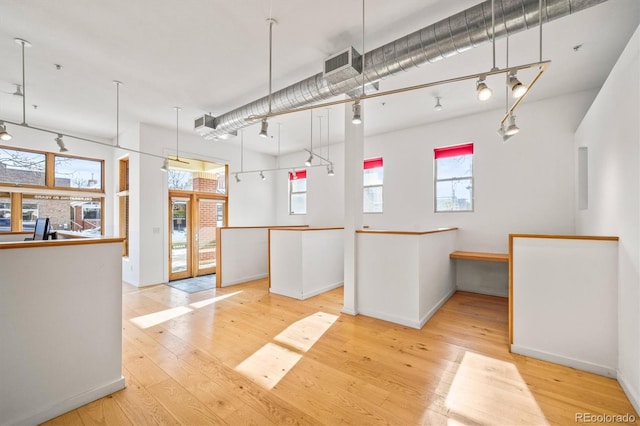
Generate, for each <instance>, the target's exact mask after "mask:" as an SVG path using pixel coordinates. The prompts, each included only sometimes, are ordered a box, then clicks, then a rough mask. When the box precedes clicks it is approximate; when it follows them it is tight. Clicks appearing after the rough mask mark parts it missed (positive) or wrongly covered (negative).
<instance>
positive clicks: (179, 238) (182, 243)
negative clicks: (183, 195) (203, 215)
mask: <svg viewBox="0 0 640 426" xmlns="http://www.w3.org/2000/svg"><path fill="white" fill-rule="evenodd" d="M187 209H188V201H187V200H171V212H172V214H171V216H172V218H171V227H172V228H171V272H173V273H175V272H184V271H186V270H187V242H188V234H187V233H188V231H189V229H188V228H187V227H188V221H187V217H188V216H187V214H188V211H187Z"/></svg>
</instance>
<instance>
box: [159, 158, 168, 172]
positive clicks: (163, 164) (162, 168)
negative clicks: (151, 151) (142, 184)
mask: <svg viewBox="0 0 640 426" xmlns="http://www.w3.org/2000/svg"><path fill="white" fill-rule="evenodd" d="M160 170H162V171H163V172H168V171H169V160H168V159H167V158H165V159H164V161H163V162H162V167H160Z"/></svg>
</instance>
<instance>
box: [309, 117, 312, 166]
mask: <svg viewBox="0 0 640 426" xmlns="http://www.w3.org/2000/svg"><path fill="white" fill-rule="evenodd" d="M309 112H310V113H311V146H310V148H311V150H310V152H309V153H310V154H311V155H313V110H309Z"/></svg>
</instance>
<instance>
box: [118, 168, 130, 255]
mask: <svg viewBox="0 0 640 426" xmlns="http://www.w3.org/2000/svg"><path fill="white" fill-rule="evenodd" d="M118 190H119V192H118V195H119V197H120V199H119V201H118V203H119V211H120V213H119V224H120V238H124V242H123V243H122V257H127V256H129V159H128V158H123V159H121V160H120V178H119V186H118Z"/></svg>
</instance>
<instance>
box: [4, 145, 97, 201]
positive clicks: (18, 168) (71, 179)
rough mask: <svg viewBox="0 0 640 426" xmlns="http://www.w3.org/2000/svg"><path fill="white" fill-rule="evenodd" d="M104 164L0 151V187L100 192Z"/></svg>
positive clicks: (48, 154) (5, 149)
mask: <svg viewBox="0 0 640 426" xmlns="http://www.w3.org/2000/svg"><path fill="white" fill-rule="evenodd" d="M103 169H104V161H102V160H93V159H89V158H77V157H70V156H66V155H59V154H54V153H51V152H38V151H29V150H23V149H13V148H8V147H0V185H10V186H25V187H42V188H55V189H82V190H83V191H95V192H102V190H103V188H102V184H103V175H102V173H103Z"/></svg>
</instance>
